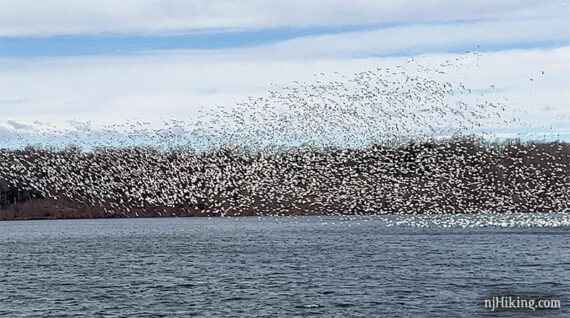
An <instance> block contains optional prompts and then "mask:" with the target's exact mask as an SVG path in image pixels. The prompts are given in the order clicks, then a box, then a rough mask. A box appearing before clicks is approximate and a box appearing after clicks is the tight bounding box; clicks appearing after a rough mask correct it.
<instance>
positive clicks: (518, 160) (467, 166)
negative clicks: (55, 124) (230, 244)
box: [0, 55, 570, 226]
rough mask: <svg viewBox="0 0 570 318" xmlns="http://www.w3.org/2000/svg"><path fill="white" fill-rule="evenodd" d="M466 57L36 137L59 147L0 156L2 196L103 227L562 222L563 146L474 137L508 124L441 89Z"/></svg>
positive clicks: (504, 105)
mask: <svg viewBox="0 0 570 318" xmlns="http://www.w3.org/2000/svg"><path fill="white" fill-rule="evenodd" d="M473 57H476V55H469V56H464V57H461V58H459V59H457V60H455V61H445V62H444V63H442V64H441V65H439V66H438V67H435V68H430V67H426V66H422V65H419V64H418V63H416V62H415V61H413V60H409V61H408V63H405V64H403V65H397V66H395V67H391V68H387V67H384V68H377V69H374V70H367V71H362V72H358V73H355V74H352V75H350V76H346V75H341V74H338V73H335V74H333V75H331V76H326V77H325V76H322V75H315V79H314V81H312V82H310V83H298V82H294V83H292V84H291V85H290V86H287V87H275V89H272V90H270V91H269V92H268V93H267V94H265V95H264V96H260V97H257V98H254V97H251V98H248V99H247V100H245V101H243V102H242V103H239V104H237V105H235V106H234V107H231V108H215V109H211V110H209V111H206V112H202V113H201V114H200V116H199V117H198V118H197V119H194V120H189V121H183V120H166V121H164V122H163V125H162V126H161V127H159V128H156V127H155V128H153V127H151V126H152V125H151V124H150V123H146V122H140V121H138V122H134V121H133V122H128V123H126V124H124V125H113V126H111V127H106V128H104V129H94V128H93V129H92V128H91V127H90V126H89V125H85V126H82V127H81V129H76V130H74V131H65V132H58V133H57V134H56V133H54V132H51V133H50V132H48V133H45V134H47V135H46V136H48V137H49V138H51V139H54V140H55V139H57V138H59V139H60V140H61V139H62V138H63V141H62V143H61V145H60V146H53V145H49V146H48V145H41V144H40V145H38V144H36V145H33V144H31V142H28V144H27V146H25V147H24V146H22V147H18V148H9V147H3V148H0V185H2V186H3V189H5V190H6V189H17V191H18V192H19V193H25V194H26V195H27V196H29V199H33V198H36V199H43V200H44V201H46V202H50V203H49V204H52V205H53V206H61V205H66V206H68V207H69V206H71V207H73V208H74V209H76V210H78V211H81V210H90V211H99V212H101V213H102V214H103V216H108V217H114V216H116V217H139V216H140V217H142V216H172V215H175V216H185V215H204V216H239V215H257V216H262V215H304V214H318V215H324V214H338V215H346V214H349V215H355V214H359V215H360V214H376V213H405V214H409V215H418V217H419V216H420V215H426V216H427V215H431V214H434V213H436V214H447V213H449V214H455V213H482V212H484V213H486V214H485V215H492V214H494V213H502V212H568V211H569V208H570V145H569V144H568V143H565V142H524V143H523V142H519V141H512V140H511V141H490V139H487V138H484V137H481V136H483V135H485V134H486V132H485V131H484V130H485V129H486V128H487V127H494V126H495V127H497V126H508V125H512V124H513V123H517V122H518V119H516V118H509V115H508V114H509V112H508V107H509V106H508V101H507V100H506V99H504V100H503V102H497V101H494V102H490V101H487V100H486V99H485V98H486V95H485V93H484V92H485V91H486V90H484V89H478V90H475V89H472V88H468V87H466V86H465V85H464V84H463V83H462V82H460V81H451V80H446V74H447V71H448V70H449V69H450V68H452V67H455V66H457V64H458V63H461V59H463V58H473ZM493 89H494V87H492V86H489V87H488V88H487V90H490V91H493ZM50 134H51V135H50ZM489 134H490V133H489ZM56 135H57V136H56ZM66 145H67V147H65V146H66ZM69 145H75V146H73V147H72V146H69ZM8 199H9V198H8ZM12 201H13V200H12ZM0 213H1V211H0ZM405 220H411V219H404V221H398V222H400V223H397V222H396V221H395V222H396V223H394V224H412V223H413V224H415V225H418V226H421V224H427V223H426V222H428V221H427V219H424V218H421V217H419V218H414V219H413V220H415V221H413V222H411V221H405ZM434 220H435V219H434ZM438 220H439V219H438ZM442 220H443V221H441V222H443V223H450V221H445V219H442ZM406 222H407V223H406ZM438 222H440V221H438ZM432 223H433V222H432ZM443 223H442V224H443Z"/></svg>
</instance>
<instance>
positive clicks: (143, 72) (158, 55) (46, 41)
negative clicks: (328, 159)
mask: <svg viewBox="0 0 570 318" xmlns="http://www.w3.org/2000/svg"><path fill="white" fill-rule="evenodd" d="M569 30H570V7H569V6H568V5H567V4H566V2H565V1H561V0H547V1H534V0H533V1H525V0H505V1H482V0H471V1H456V0H425V1H410V0H398V1H364V0H351V1H348V0H346V1H345V0H305V1H300V0H299V1H298V0H287V1H282V0H271V1H269V0H268V1H261V0H258V1H254V0H235V1H226V0H206V1H202V0H193V1H183V0H160V1H157V0H98V1H92V0H50V1H32V0H0V110H1V111H2V115H1V117H0V135H2V134H4V135H9V134H12V135H13V134H14V133H15V132H19V131H27V130H30V129H32V128H33V127H40V126H50V125H54V126H62V127H63V126H65V125H67V124H69V123H70V122H74V121H91V122H92V123H94V125H97V124H99V125H102V124H109V123H113V122H120V121H124V120H126V119H131V118H140V119H149V120H157V119H163V118H177V119H186V118H192V117H193V116H195V115H196V113H197V111H198V110H199V109H208V108H212V107H215V106H217V105H226V106H227V105H230V106H231V105H233V104H235V103H237V102H239V101H241V100H243V99H245V98H246V97H247V96H258V95H260V94H264V93H265V92H266V91H267V90H268V89H270V87H271V85H272V84H275V83H276V84H277V85H284V86H286V85H289V84H290V83H291V82H293V81H310V80H312V79H313V75H314V74H320V73H325V74H333V73H334V72H339V73H343V74H351V73H354V72H358V71H362V70H367V69H373V68H376V67H378V66H385V65H398V64H401V63H403V61H404V59H405V58H410V57H414V58H416V59H419V60H421V61H423V63H426V64H428V65H429V64H430V63H431V64H433V65H437V64H439V63H441V62H442V61H444V60H447V59H452V58H454V57H456V56H459V55H461V54H465V52H466V51H470V52H474V51H477V52H480V53H481V56H480V58H479V59H477V61H476V62H475V61H474V62H473V63H477V65H476V67H475V65H473V68H472V69H471V70H470V71H469V72H468V73H463V74H462V75H461V76H464V77H465V78H464V80H465V81H466V82H469V83H470V84H471V85H472V87H473V88H479V89H483V88H488V87H489V85H494V86H495V87H496V91H495V92H494V93H492V94H491V95H490V98H497V99H500V98H508V100H509V102H510V103H512V104H513V107H514V109H516V110H517V111H518V112H519V113H520V116H521V117H523V119H525V120H526V121H528V122H530V123H531V124H533V125H535V126H544V127H550V126H552V127H554V128H552V129H551V133H553V134H560V135H561V136H566V137H564V138H567V139H569V140H570V124H569V123H570V81H568V78H570V31H569Z"/></svg>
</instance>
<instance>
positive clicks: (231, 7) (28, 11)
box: [0, 0, 569, 36]
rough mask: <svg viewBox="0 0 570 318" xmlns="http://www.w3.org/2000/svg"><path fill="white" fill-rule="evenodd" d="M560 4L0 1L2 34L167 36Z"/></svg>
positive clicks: (473, 15)
mask: <svg viewBox="0 0 570 318" xmlns="http://www.w3.org/2000/svg"><path fill="white" fill-rule="evenodd" d="M568 14H569V11H568V8H567V7H563V6H562V2H559V1H548V2H544V1H540V2H538V1H533V0H519V1H514V0H511V1H487V0H472V1H455V0H426V1H417V0H399V1H368V0H312V1H307V0H279V1H278V0H267V1H260V0H241V1H233V0H193V1H184V0H97V1H92V0H51V1H35V0H0V34H1V35H3V36H29V35H40V36H49V35H57V34H86V33H91V34H97V33H164V32H194V31H208V30H236V29H239V30H244V29H263V28H271V27H282V26H285V27H291V26H292V27H307V26H334V25H362V24H374V23H409V22H414V23H418V22H420V23H421V22H435V21H450V20H480V19H505V18H506V19H517V18H528V17H534V18H537V17H539V18H540V17H566V18H568Z"/></svg>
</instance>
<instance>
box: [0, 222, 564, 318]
mask: <svg viewBox="0 0 570 318" xmlns="http://www.w3.org/2000/svg"><path fill="white" fill-rule="evenodd" d="M395 220H396V217H395V216H381V217H350V218H346V217H344V218H343V217H334V216H330V217H316V216H314V217H272V218H264V219H258V218H213V219H208V218H178V219H176V218H167V219H99V220H58V221H22V222H20V221H16V222H0V256H1V257H0V271H1V272H2V275H0V286H2V287H1V288H0V316H1V315H6V316H10V317H32V316H42V317H79V316H105V317H119V316H123V317H124V316H133V317H156V316H192V315H194V316H223V317H233V316H236V317H238V316H267V317H270V316H271V317H274V316H276V315H277V314H280V315H284V316H285V315H286V316H295V315H298V316H303V315H320V316H322V317H351V316H355V317H356V316H362V317H374V316H410V315H412V316H426V317H438V316H475V317H477V316H481V317H488V316H493V315H496V316H500V317H519V316H521V315H525V316H526V315H527V314H528V315H538V314H539V315H540V316H553V317H568V315H569V313H570V310H569V309H568V305H569V304H570V303H569V301H568V295H570V258H569V256H570V247H569V243H570V232H569V231H568V227H566V226H562V227H548V226H547V227H506V228H501V227H474V228H461V227H453V228H442V227H438V226H433V225H432V226H428V227H421V228H420V227H410V226H387V224H395V223H397V222H395ZM400 223H401V222H400ZM503 294H504V295H519V296H525V295H541V296H549V297H557V298H561V300H562V309H561V310H547V311H546V310H542V311H540V312H534V313H533V312H521V311H508V312H500V313H491V312H489V311H488V310H486V309H484V308H483V303H484V299H485V298H487V297H490V296H493V295H503Z"/></svg>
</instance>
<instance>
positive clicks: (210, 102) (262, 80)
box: [0, 46, 570, 123]
mask: <svg viewBox="0 0 570 318" xmlns="http://www.w3.org/2000/svg"><path fill="white" fill-rule="evenodd" d="M265 50H266V48H261V52H262V53H263V54H265V53H264V52H265ZM228 54H231V52H228V51H226V50H223V51H220V52H211V54H210V56H209V57H208V58H204V56H203V55H202V53H199V54H197V55H195V54H193V53H192V52H190V53H180V52H179V53H177V54H157V55H145V56H136V57H90V58H86V57H82V58H58V59H39V60H4V61H3V62H2V63H1V64H0V65H1V66H2V68H3V72H2V74H1V76H0V83H2V85H0V96H2V97H3V98H4V99H6V100H18V101H20V102H19V103H18V104H5V105H0V109H1V111H2V113H3V116H2V117H3V118H4V119H12V120H17V121H19V122H26V123H31V122H32V121H34V120H39V121H47V122H57V121H59V122H64V121H65V120H68V119H74V118H75V119H79V120H93V121H94V122H95V123H109V122H118V121H122V120H124V119H126V118H133V117H139V118H147V119H148V118H150V119H157V118H159V117H163V118H170V117H177V118H188V117H191V116H193V115H195V114H196V111H197V109H199V107H200V106H205V107H212V106H215V105H232V104H233V103H235V102H236V101H239V100H241V99H242V98H245V97H246V96H248V95H254V96H255V95H259V94H263V93H264V92H265V91H266V90H267V89H269V88H270V83H272V82H275V83H281V84H284V85H288V84H290V83H291V82H292V81H295V80H298V81H311V80H312V79H313V74H315V73H320V72H324V73H327V74H332V73H333V72H335V71H338V72H341V73H344V74H351V73H352V72H356V71H360V70H367V69H371V68H375V67H377V66H385V65H388V66H389V65H392V66H394V65H397V64H402V63H404V60H403V58H397V57H394V58H348V57H344V58H323V59H316V58H313V59H295V58H279V57H278V56H279V54H276V56H277V57H276V58H273V59H271V58H269V57H266V56H265V58H264V59H261V58H258V57H259V56H261V55H256V54H253V53H252V55H251V56H250V58H249V59H246V58H245V57H243V58H241V59H235V60H227V59H226V56H227V55H228ZM456 56H457V55H455V54H426V55H424V56H423V57H416V60H418V61H421V63H425V64H427V65H438V64H439V63H441V62H442V61H444V60H446V59H454V58H455V57H456ZM569 56H570V46H567V47H562V48H557V49H540V50H537V49H535V50H511V51H499V52H493V53H485V54H483V56H481V57H479V59H478V60H477V59H474V58H472V59H471V60H470V62H465V63H466V65H465V67H468V68H466V69H463V70H459V71H458V73H457V74H450V75H449V76H451V79H456V78H459V79H461V80H463V81H465V82H466V83H468V84H469V85H470V86H471V87H473V88H478V89H483V90H485V89H486V90H489V91H490V93H489V95H488V97H490V98H494V97H495V98H501V97H502V96H506V97H508V99H509V100H510V103H512V104H513V107H515V108H520V109H522V110H525V111H527V112H528V114H529V118H531V119H533V120H545V118H551V117H552V116H569V115H570V105H568V101H569V100H570V87H569V86H568V83H567V78H568V75H569V74H570V59H569V58H568V57H569ZM477 65H478V66H477ZM542 71H544V72H545V74H544V75H542ZM530 78H533V81H530ZM490 84H495V86H496V90H495V91H491V90H490V88H489V85H490ZM493 92H496V93H493ZM546 104H547V105H549V108H550V109H551V110H549V111H544V105H546ZM560 118H564V117H560ZM566 118H570V117H566ZM566 121H568V119H566Z"/></svg>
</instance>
